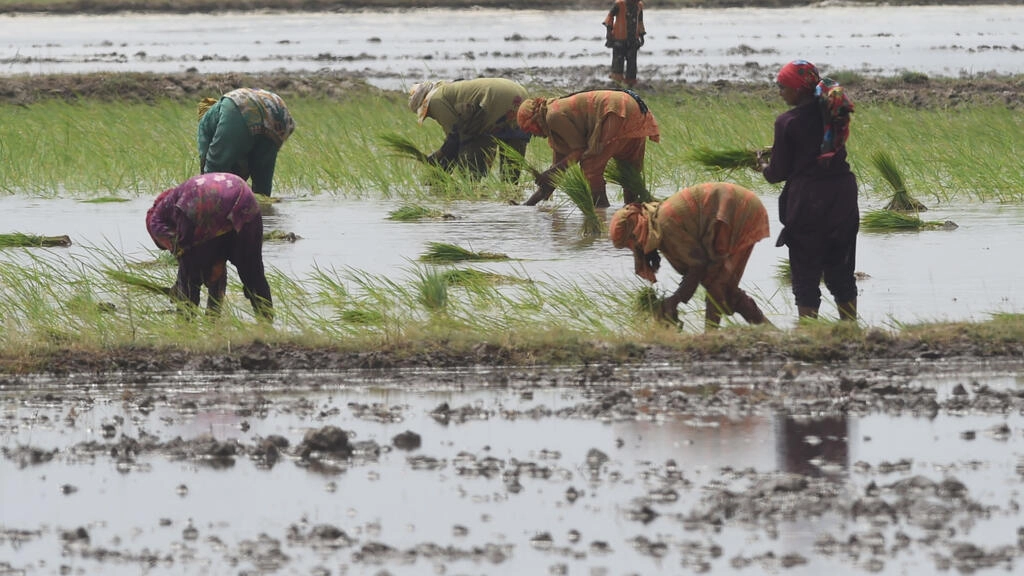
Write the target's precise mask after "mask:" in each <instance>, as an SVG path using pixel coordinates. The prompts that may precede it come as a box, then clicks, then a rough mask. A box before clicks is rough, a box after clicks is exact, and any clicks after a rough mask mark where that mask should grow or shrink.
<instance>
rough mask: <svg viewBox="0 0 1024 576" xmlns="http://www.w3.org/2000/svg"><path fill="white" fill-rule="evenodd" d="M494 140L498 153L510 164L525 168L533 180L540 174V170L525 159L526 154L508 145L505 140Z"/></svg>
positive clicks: (520, 168)
mask: <svg viewBox="0 0 1024 576" xmlns="http://www.w3.org/2000/svg"><path fill="white" fill-rule="evenodd" d="M495 142H496V143H497V145H498V153H499V154H501V155H502V156H504V157H505V159H506V161H508V162H510V163H511V164H512V166H514V167H515V168H518V169H519V170H526V171H527V172H529V173H530V176H531V177H533V178H534V179H535V180H536V179H537V177H539V176H540V174H541V170H538V169H537V168H534V167H533V166H531V165H530V163H529V162H527V161H526V156H524V155H523V154H521V153H520V152H519V150H516V149H515V148H513V147H512V146H509V144H508V143H507V142H504V141H502V140H495Z"/></svg>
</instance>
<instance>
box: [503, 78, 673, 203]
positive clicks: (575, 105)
mask: <svg viewBox="0 0 1024 576" xmlns="http://www.w3.org/2000/svg"><path fill="white" fill-rule="evenodd" d="M517 119H518V121H519V127H520V128H522V129H523V130H524V131H525V132H528V133H530V134H533V135H536V136H544V137H546V138H547V139H548V145H549V146H550V147H551V151H552V152H553V160H552V163H551V167H550V168H548V169H547V170H546V171H544V173H542V174H541V175H540V176H538V177H537V179H536V181H537V192H536V193H534V195H533V196H531V197H530V198H529V200H527V201H526V202H525V204H526V205H527V206H533V205H534V204H536V203H537V202H539V201H541V200H546V199H547V198H548V197H550V196H551V193H552V192H554V191H555V187H554V184H553V183H552V178H553V177H554V175H555V174H556V173H558V172H560V171H562V170H565V168H566V167H567V166H569V165H571V164H573V163H576V162H578V163H579V165H580V168H582V169H583V174H584V176H586V177H587V182H588V183H589V184H590V192H591V194H593V197H594V206H597V207H598V208H607V207H608V205H609V204H608V194H607V192H606V191H605V186H606V184H605V180H604V169H605V166H607V165H608V162H609V161H610V160H611V159H612V158H614V159H616V160H618V161H620V162H625V163H627V164H629V165H630V166H632V167H633V168H634V169H635V170H636V171H637V172H642V171H643V167H644V152H645V150H646V144H647V140H648V138H649V139H651V140H653V141H655V142H658V141H659V140H660V139H661V133H660V132H659V131H658V122H657V121H656V120H655V119H654V114H653V113H652V112H651V111H650V110H648V109H647V105H646V104H644V102H643V100H641V99H640V97H639V96H637V95H636V94H634V93H633V92H630V91H627V90H591V91H589V92H579V93H576V94H571V95H569V96H565V97H563V98H549V99H545V98H533V99H530V100H526V101H524V102H523V103H522V104H521V105H520V106H519V113H518V114H517ZM638 193H639V191H638V190H623V191H622V194H623V198H624V200H625V202H624V203H626V204H628V203H630V202H633V201H635V200H636V199H637V194H638Z"/></svg>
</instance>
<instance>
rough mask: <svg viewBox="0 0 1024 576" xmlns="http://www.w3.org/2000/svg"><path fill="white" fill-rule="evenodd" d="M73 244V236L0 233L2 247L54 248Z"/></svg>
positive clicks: (0, 246) (0, 245)
mask: <svg viewBox="0 0 1024 576" xmlns="http://www.w3.org/2000/svg"><path fill="white" fill-rule="evenodd" d="M65 246H71V238H70V237H69V236H67V235H66V234H65V235H63V236H38V235H35V234H23V233H21V232H13V233H11V234H0V248H53V247H65Z"/></svg>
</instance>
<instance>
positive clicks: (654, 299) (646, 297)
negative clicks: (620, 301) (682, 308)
mask: <svg viewBox="0 0 1024 576" xmlns="http://www.w3.org/2000/svg"><path fill="white" fill-rule="evenodd" d="M630 298H631V303H632V309H633V311H634V312H636V313H637V314H639V315H641V316H644V317H650V318H655V317H657V316H658V315H659V314H661V304H662V302H664V298H662V297H661V295H660V294H658V291H657V290H655V289H654V287H653V286H642V287H641V288H640V289H638V290H635V291H633V292H632V293H631V294H630Z"/></svg>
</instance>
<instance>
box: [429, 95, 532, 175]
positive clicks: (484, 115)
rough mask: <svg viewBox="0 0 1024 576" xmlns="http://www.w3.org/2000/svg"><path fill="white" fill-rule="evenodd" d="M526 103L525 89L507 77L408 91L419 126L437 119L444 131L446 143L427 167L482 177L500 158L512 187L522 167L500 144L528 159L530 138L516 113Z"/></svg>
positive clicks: (435, 153)
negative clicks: (464, 172) (429, 120)
mask: <svg viewBox="0 0 1024 576" xmlns="http://www.w3.org/2000/svg"><path fill="white" fill-rule="evenodd" d="M523 100H526V88H523V87H522V86H520V85H519V84H518V83H516V82H513V81H512V80H506V79H504V78H476V79H474V80H458V81H455V82H443V81H440V82H421V83H419V84H415V85H414V86H413V87H412V90H410V92H409V109H410V110H412V111H413V112H414V113H415V114H416V117H417V119H418V120H419V123H420V124H423V121H424V120H425V119H427V118H433V119H434V120H435V121H436V122H437V123H438V124H440V125H441V128H443V129H444V133H445V139H444V143H442V144H441V147H440V148H439V149H438V150H437V151H436V152H434V153H433V154H431V155H430V156H428V157H427V161H428V162H430V163H432V164H435V165H437V166H440V167H441V168H442V169H444V170H446V171H451V170H453V169H454V168H456V167H462V168H465V169H467V170H469V172H470V174H471V175H472V176H473V177H475V178H481V177H483V176H484V175H486V174H487V170H488V169H489V168H490V166H491V163H492V161H493V160H494V157H495V156H496V155H497V156H499V157H500V158H501V175H502V178H503V179H504V180H505V181H507V182H513V183H514V182H517V181H518V180H519V167H518V166H515V165H514V164H515V163H514V162H509V160H508V159H507V158H505V157H504V155H502V154H501V153H500V152H499V151H498V141H501V142H504V143H506V144H508V145H509V146H511V147H512V148H513V149H514V150H515V151H516V152H518V153H519V154H520V155H523V154H526V146H527V144H529V143H530V135H529V134H527V133H526V132H523V131H522V130H520V129H519V125H518V124H516V110H517V109H518V108H519V105H520V104H521V103H522V102H523Z"/></svg>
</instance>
